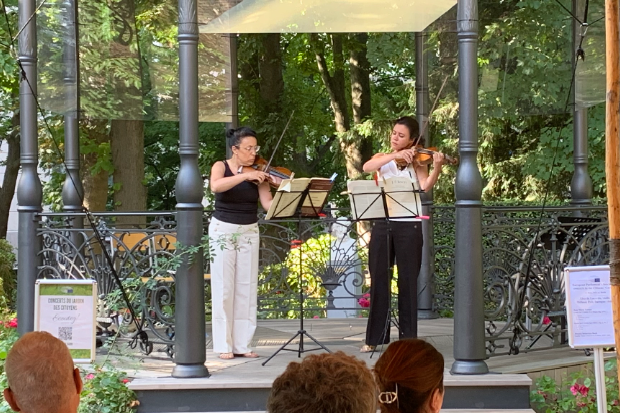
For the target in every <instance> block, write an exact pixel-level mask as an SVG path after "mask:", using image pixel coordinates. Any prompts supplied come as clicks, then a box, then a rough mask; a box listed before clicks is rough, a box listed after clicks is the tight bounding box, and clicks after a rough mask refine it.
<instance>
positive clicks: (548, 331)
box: [38, 207, 609, 355]
mask: <svg viewBox="0 0 620 413" xmlns="http://www.w3.org/2000/svg"><path fill="white" fill-rule="evenodd" d="M578 213H579V214H581V218H578V217H576V214H578ZM339 214H340V215H346V211H335V212H334V213H333V214H330V215H329V216H328V217H325V218H321V219H304V220H302V221H299V220H290V221H289V220H282V221H263V220H261V221H260V222H259V224H260V230H261V249H260V275H259V295H258V300H259V303H258V310H259V317H261V318H297V317H299V316H300V312H301V310H302V309H301V308H300V292H302V293H303V298H304V307H303V311H304V316H306V317H308V316H320V317H356V316H358V315H359V314H360V312H363V311H364V308H363V307H361V306H360V304H359V299H360V298H361V297H362V296H363V294H365V293H366V291H367V290H368V288H369V287H370V286H369V282H368V277H367V271H366V265H367V249H366V245H367V244H366V242H367V241H368V234H367V232H366V231H367V229H366V228H367V226H365V225H362V224H357V223H351V222H350V221H348V220H347V219H346V217H341V218H336V217H335V216H334V215H339ZM433 214H434V239H435V246H434V251H433V254H434V262H435V284H436V287H435V295H434V301H435V305H436V310H437V311H438V312H439V313H440V314H441V315H444V316H450V314H451V312H452V311H453V298H454V248H455V246H454V239H455V237H454V231H455V221H454V208H451V207H435V208H434V212H433ZM76 217H84V215H83V214H64V213H45V214H41V225H40V229H39V235H40V237H41V240H42V245H43V247H42V249H41V252H40V257H41V263H40V266H39V268H40V271H39V275H38V276H39V278H92V279H95V280H97V283H98V288H99V292H100V311H99V314H98V315H99V317H98V319H99V321H100V325H101V327H102V328H103V329H104V330H107V329H108V328H109V329H113V328H118V329H120V331H121V333H122V334H125V335H129V336H131V335H132V334H134V333H135V331H136V329H137V327H136V324H137V326H138V327H139V328H142V329H145V330H147V331H148V332H149V335H150V336H151V337H152V338H153V339H154V340H155V341H156V342H160V343H163V344H165V345H166V348H167V350H168V351H169V353H170V354H171V352H172V348H173V343H174V298H175V295H174V294H175V283H174V280H175V268H176V267H175V258H174V257H175V256H178V255H179V254H180V253H181V254H182V253H183V246H180V245H178V243H177V242H176V232H175V231H176V229H175V228H176V222H175V219H174V218H175V214H174V213H173V212H153V213H136V214H130V213H101V214H95V219H96V228H97V231H96V232H95V231H93V230H92V229H89V228H88V225H84V227H85V228H74V225H73V222H74V221H75V218H76ZM118 217H122V225H121V224H117V223H116V222H117V220H119V218H118ZM539 217H540V212H539V210H536V209H534V208H505V207H490V208H484V209H483V268H484V288H485V303H484V305H485V323H486V331H487V337H486V339H487V352H488V354H489V355H496V354H504V353H506V352H513V353H514V352H518V351H519V350H526V351H527V350H533V349H540V348H548V347H550V346H558V345H562V344H563V343H564V341H565V340H564V336H565V325H564V321H563V320H564V319H565V318H564V317H563V315H564V283H563V278H562V270H563V268H564V267H566V266H568V265H574V266H579V265H594V264H605V263H607V262H608V257H609V253H608V235H607V231H608V230H607V228H608V227H607V222H606V211H605V209H604V208H593V207H592V208H586V209H584V208H581V209H579V210H577V209H575V208H570V207H568V208H557V207H556V208H547V209H546V210H545V212H544V214H543V218H542V220H540V218H539ZM209 218H210V214H209V213H205V219H204V226H205V233H206V227H207V223H208V221H209ZM128 220H129V221H130V222H129V223H128V222H127V221H128ZM86 221H88V220H86ZM119 222H120V220H119ZM539 222H540V228H539ZM296 240H301V241H302V242H301V243H298V242H295V241H296ZM210 243H211V245H210V246H207V248H206V249H205V260H204V263H205V268H204V273H205V280H206V282H205V295H206V300H205V301H206V303H205V304H206V305H205V311H206V313H207V316H208V317H209V316H210V284H209V282H208V280H209V249H210V248H211V249H212V248H216V247H217V245H214V244H216V243H217V241H214V240H211V241H210ZM104 250H105V251H106V252H107V253H108V255H109V257H110V260H111V265H110V263H109V262H108V259H107V258H106V254H105V253H104ZM111 268H114V270H115V271H116V273H117V274H118V277H119V279H120V280H121V281H122V282H123V285H124V286H125V288H126V290H127V292H128V296H129V298H130V302H131V305H132V307H133V308H134V309H135V314H136V318H135V319H134V318H133V317H131V315H130V313H129V311H128V310H127V306H126V305H125V304H124V303H123V301H122V300H121V297H120V294H119V293H118V291H119V289H118V286H117V282H116V281H115V279H114V277H113V274H112V270H111ZM527 274H529V275H527ZM526 278H528V282H527V284H526ZM142 350H143V351H144V352H146V353H148V352H149V351H150V350H151V348H144V349H142Z"/></svg>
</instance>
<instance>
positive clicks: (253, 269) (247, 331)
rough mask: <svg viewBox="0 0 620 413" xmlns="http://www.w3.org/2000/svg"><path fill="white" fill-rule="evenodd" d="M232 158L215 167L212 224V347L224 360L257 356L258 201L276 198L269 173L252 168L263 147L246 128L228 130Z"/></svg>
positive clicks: (264, 203)
mask: <svg viewBox="0 0 620 413" xmlns="http://www.w3.org/2000/svg"><path fill="white" fill-rule="evenodd" d="M227 137H228V141H229V142H230V144H231V149H232V157H231V158H230V159H227V160H225V161H220V162H216V163H215V164H213V167H212V168H211V176H210V179H209V185H210V187H211V191H213V193H215V211H214V212H213V217H212V218H211V222H210V224H209V240H210V243H211V246H210V248H211V295H212V307H213V308H212V314H213V321H212V326H213V327H212V328H213V331H212V333H213V351H214V352H215V353H220V356H219V357H220V358H221V359H232V358H233V357H250V358H255V357H258V355H257V354H256V353H254V352H253V351H251V349H250V342H251V341H252V337H253V336H254V332H255V331H256V305H257V297H256V296H257V291H258V252H259V232H258V224H257V222H258V201H259V200H260V203H261V205H262V206H263V208H264V209H265V210H268V209H269V206H270V205H271V201H272V195H271V191H270V189H269V182H268V180H269V175H268V174H266V173H265V172H262V171H258V170H255V169H253V168H251V166H252V165H253V164H254V160H255V157H256V154H257V153H258V150H259V149H260V146H258V142H257V140H256V132H254V131H253V130H252V129H250V128H247V127H241V128H239V129H231V130H229V131H228V133H227Z"/></svg>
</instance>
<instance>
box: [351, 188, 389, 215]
mask: <svg viewBox="0 0 620 413" xmlns="http://www.w3.org/2000/svg"><path fill="white" fill-rule="evenodd" d="M347 189H348V193H349V200H350V201H351V215H352V217H353V219H354V220H357V219H375V218H384V217H385V210H384V209H383V200H382V199H381V187H380V186H377V184H376V183H375V181H348V182H347Z"/></svg>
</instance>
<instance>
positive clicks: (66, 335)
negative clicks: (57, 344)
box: [58, 327, 73, 341]
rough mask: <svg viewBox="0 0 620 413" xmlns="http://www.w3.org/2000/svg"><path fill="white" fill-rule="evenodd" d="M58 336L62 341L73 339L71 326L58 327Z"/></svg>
mask: <svg viewBox="0 0 620 413" xmlns="http://www.w3.org/2000/svg"><path fill="white" fill-rule="evenodd" d="M58 338H59V339H61V340H63V341H66V340H73V327H58Z"/></svg>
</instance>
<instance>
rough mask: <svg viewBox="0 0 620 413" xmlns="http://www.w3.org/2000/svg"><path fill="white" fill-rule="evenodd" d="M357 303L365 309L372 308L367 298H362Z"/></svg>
mask: <svg viewBox="0 0 620 413" xmlns="http://www.w3.org/2000/svg"><path fill="white" fill-rule="evenodd" d="M357 302H358V304H359V305H360V307H364V308H368V307H370V300H368V299H367V298H364V297H362V298H360V299H359V300H357Z"/></svg>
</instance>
